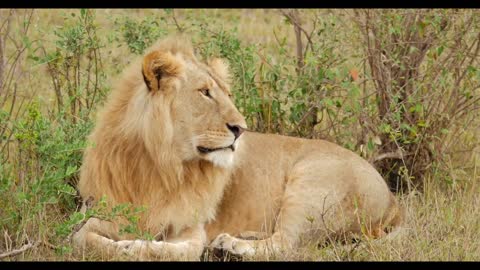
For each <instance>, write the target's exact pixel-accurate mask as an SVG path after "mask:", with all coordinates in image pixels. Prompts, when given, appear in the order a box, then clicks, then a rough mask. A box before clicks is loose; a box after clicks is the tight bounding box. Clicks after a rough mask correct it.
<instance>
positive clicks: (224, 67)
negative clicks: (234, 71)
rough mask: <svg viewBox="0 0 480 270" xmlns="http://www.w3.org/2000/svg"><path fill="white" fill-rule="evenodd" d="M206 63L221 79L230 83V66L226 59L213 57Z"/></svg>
mask: <svg viewBox="0 0 480 270" xmlns="http://www.w3.org/2000/svg"><path fill="white" fill-rule="evenodd" d="M208 65H209V66H210V67H211V68H212V70H213V72H215V74H217V75H218V76H219V77H220V78H221V79H222V80H224V81H225V82H227V83H230V80H231V78H230V68H229V66H228V63H227V61H226V60H224V59H222V58H213V59H211V60H210V61H208Z"/></svg>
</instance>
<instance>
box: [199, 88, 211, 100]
mask: <svg viewBox="0 0 480 270" xmlns="http://www.w3.org/2000/svg"><path fill="white" fill-rule="evenodd" d="M200 92H202V94H203V95H204V96H206V97H209V98H212V96H211V95H210V90H209V89H208V88H205V89H201V90H200Z"/></svg>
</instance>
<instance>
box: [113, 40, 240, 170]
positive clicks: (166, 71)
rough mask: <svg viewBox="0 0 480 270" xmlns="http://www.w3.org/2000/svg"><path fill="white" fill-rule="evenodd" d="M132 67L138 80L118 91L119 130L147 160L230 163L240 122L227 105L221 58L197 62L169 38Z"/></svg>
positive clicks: (228, 98)
mask: <svg viewBox="0 0 480 270" xmlns="http://www.w3.org/2000/svg"><path fill="white" fill-rule="evenodd" d="M133 68H134V69H138V68H140V70H133V72H134V73H136V74H141V75H137V76H135V77H136V78H138V77H139V76H141V79H136V80H133V83H135V84H136V85H135V86H134V87H131V86H128V87H124V89H129V90H128V91H129V93H130V94H129V96H128V97H126V98H125V99H123V101H124V102H127V105H123V106H127V110H126V114H127V115H126V117H125V118H124V119H125V121H124V123H123V125H122V126H124V127H125V128H124V130H128V131H132V132H135V133H137V134H139V135H140V136H141V137H143V140H144V142H145V144H146V145H147V146H146V149H147V150H148V151H154V152H152V153H151V154H152V155H157V156H158V155H160V156H161V155H164V153H172V152H174V153H175V157H166V158H176V159H179V161H181V162H185V161H191V160H195V159H204V160H208V161H210V162H212V163H213V164H215V165H216V166H220V167H228V166H230V165H231V164H232V163H233V159H234V155H235V151H236V150H237V148H238V147H239V140H240V138H241V134H242V132H243V131H244V130H245V129H246V122H245V120H244V117H243V116H242V115H241V114H240V112H239V111H238V110H237V108H236V107H235V105H234V104H233V101H232V94H231V92H230V88H229V71H228V66H227V64H226V63H225V62H224V61H223V60H222V59H219V58H215V59H213V60H211V61H209V62H208V64H204V63H201V62H200V61H199V60H198V59H197V58H196V57H195V55H194V52H193V49H192V46H191V45H190V43H189V42H186V41H185V40H184V39H180V38H169V39H165V40H161V41H159V42H158V43H157V44H155V45H154V46H152V47H151V48H150V49H148V50H147V52H146V53H145V55H144V56H143V59H142V60H141V65H134V66H133ZM128 72H132V70H129V71H128ZM132 89H133V90H132ZM132 91H133V92H132ZM115 100H118V98H117V99H115ZM120 106H121V105H120ZM132 127H133V128H132ZM156 150H158V152H157V151H156ZM168 150H171V151H168Z"/></svg>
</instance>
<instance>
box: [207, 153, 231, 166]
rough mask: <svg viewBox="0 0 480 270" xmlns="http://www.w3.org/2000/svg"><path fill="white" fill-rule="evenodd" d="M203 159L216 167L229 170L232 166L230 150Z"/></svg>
mask: <svg viewBox="0 0 480 270" xmlns="http://www.w3.org/2000/svg"><path fill="white" fill-rule="evenodd" d="M204 159H206V160H208V161H210V162H212V163H213V165H215V166H217V167H222V168H229V167H231V166H232V165H233V152H232V151H231V150H230V149H225V150H219V151H215V152H211V153H209V154H207V155H205V157H204Z"/></svg>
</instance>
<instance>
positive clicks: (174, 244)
mask: <svg viewBox="0 0 480 270" xmlns="http://www.w3.org/2000/svg"><path fill="white" fill-rule="evenodd" d="M206 241H207V236H206V233H205V230H204V226H203V225H198V226H197V227H195V228H190V229H186V230H184V231H183V232H182V233H181V234H180V235H179V236H178V237H176V238H174V239H171V240H168V242H167V241H147V240H133V241H131V240H124V241H118V242H117V244H118V247H119V248H120V251H121V252H124V253H126V254H128V255H129V256H130V257H131V258H135V259H139V260H148V259H165V260H187V261H197V260H200V256H201V255H202V252H203V249H204V247H205V245H206Z"/></svg>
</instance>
